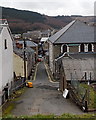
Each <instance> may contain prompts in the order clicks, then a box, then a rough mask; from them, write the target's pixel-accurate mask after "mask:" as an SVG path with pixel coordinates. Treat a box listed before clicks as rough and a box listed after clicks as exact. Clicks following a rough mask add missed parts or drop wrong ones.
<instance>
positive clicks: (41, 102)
mask: <svg viewBox="0 0 96 120" xmlns="http://www.w3.org/2000/svg"><path fill="white" fill-rule="evenodd" d="M57 89H58V83H51V82H49V80H48V76H47V72H46V69H45V66H44V63H43V62H41V63H40V64H39V65H38V67H37V74H36V80H35V81H33V88H27V90H26V92H25V93H24V94H23V95H22V96H21V97H20V99H19V100H18V101H16V107H15V108H14V110H13V111H12V114H13V115H16V116H21V115H36V114H45V115H48V114H55V115H61V114H63V113H72V114H82V113H83V112H82V111H81V110H80V109H79V108H78V107H77V106H76V105H75V104H74V103H73V102H72V101H71V100H69V99H64V98H63V96H62V93H61V92H60V91H58V90H57Z"/></svg>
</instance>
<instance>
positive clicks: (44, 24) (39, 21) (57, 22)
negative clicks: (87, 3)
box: [0, 7, 94, 33]
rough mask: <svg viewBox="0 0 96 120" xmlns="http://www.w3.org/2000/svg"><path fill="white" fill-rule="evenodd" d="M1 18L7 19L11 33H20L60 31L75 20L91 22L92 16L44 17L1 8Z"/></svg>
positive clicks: (34, 13) (33, 13) (38, 14)
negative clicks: (46, 30)
mask: <svg viewBox="0 0 96 120" xmlns="http://www.w3.org/2000/svg"><path fill="white" fill-rule="evenodd" d="M0 8H1V7H0ZM2 17H3V19H7V20H8V23H9V26H10V28H11V31H12V32H13V33H22V32H26V31H29V30H44V29H48V28H50V29H53V28H54V29H61V28H62V27H64V26H65V25H66V24H68V23H69V22H71V21H72V20H73V19H75V18H77V17H78V19H80V20H82V21H87V22H89V21H92V19H93V20H94V17H92V16H87V17H86V16H78V15H72V16H53V17H52V16H46V15H42V14H40V13H37V12H32V11H25V10H17V9H14V8H5V7H2Z"/></svg>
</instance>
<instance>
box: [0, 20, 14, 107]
mask: <svg viewBox="0 0 96 120" xmlns="http://www.w3.org/2000/svg"><path fill="white" fill-rule="evenodd" d="M12 81H13V45H12V36H11V31H10V29H9V26H8V23H7V21H6V20H0V105H1V104H2V102H4V101H5V100H6V99H7V98H8V96H9V90H10V88H11V84H12Z"/></svg>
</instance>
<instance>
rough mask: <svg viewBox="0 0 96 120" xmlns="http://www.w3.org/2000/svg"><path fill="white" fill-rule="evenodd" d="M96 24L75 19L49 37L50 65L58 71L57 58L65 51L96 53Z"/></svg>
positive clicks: (54, 71)
mask: <svg viewBox="0 0 96 120" xmlns="http://www.w3.org/2000/svg"><path fill="white" fill-rule="evenodd" d="M94 37H95V34H94V24H88V23H86V22H81V21H79V20H74V21H72V22H71V23H69V24H68V25H66V26H65V27H64V28H62V29H61V30H60V31H58V32H57V33H56V34H54V35H53V36H51V37H50V38H49V41H48V42H49V67H50V70H51V71H52V74H53V76H55V74H57V73H56V62H55V59H56V58H58V57H60V56H61V55H62V54H63V53H65V52H67V53H69V54H72V53H73V54H74V53H76V54H77V53H78V54H79V53H91V54H92V53H95V52H96V40H95V39H94Z"/></svg>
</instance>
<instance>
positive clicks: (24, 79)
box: [23, 38, 26, 82]
mask: <svg viewBox="0 0 96 120" xmlns="http://www.w3.org/2000/svg"><path fill="white" fill-rule="evenodd" d="M23 40H24V82H25V81H26V42H25V38H24V39H23Z"/></svg>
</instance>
